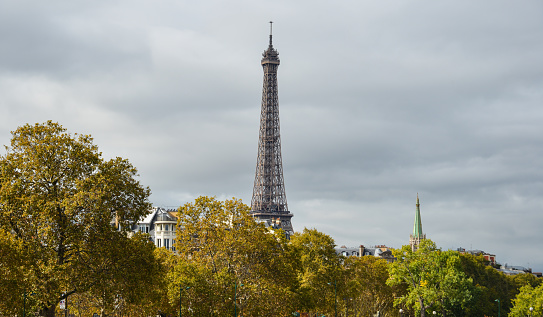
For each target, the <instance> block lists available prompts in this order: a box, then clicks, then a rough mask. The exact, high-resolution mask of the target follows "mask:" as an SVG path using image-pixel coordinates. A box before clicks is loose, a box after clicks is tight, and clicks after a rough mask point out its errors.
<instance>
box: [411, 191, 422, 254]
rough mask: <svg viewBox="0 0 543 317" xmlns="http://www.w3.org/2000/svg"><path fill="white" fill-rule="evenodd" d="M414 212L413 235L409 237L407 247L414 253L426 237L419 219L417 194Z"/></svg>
mask: <svg viewBox="0 0 543 317" xmlns="http://www.w3.org/2000/svg"><path fill="white" fill-rule="evenodd" d="M416 207H417V209H416V212H415V224H414V226H413V234H412V235H410V236H409V245H410V246H411V250H413V251H415V250H417V249H418V246H419V245H420V242H421V241H422V240H424V239H426V235H425V234H424V233H422V220H421V218H420V203H419V194H418V193H417V204H416Z"/></svg>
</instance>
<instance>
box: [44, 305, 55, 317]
mask: <svg viewBox="0 0 543 317" xmlns="http://www.w3.org/2000/svg"><path fill="white" fill-rule="evenodd" d="M56 306H57V305H51V306H49V307H45V308H42V309H41V310H40V316H43V317H55V308H56Z"/></svg>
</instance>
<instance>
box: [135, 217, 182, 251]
mask: <svg viewBox="0 0 543 317" xmlns="http://www.w3.org/2000/svg"><path fill="white" fill-rule="evenodd" d="M176 230H177V211H176V210H171V209H170V210H167V209H164V208H160V207H153V208H152V209H151V211H150V213H149V214H148V215H147V216H146V217H145V218H144V219H142V220H140V221H138V222H137V223H136V224H135V225H134V226H133V227H132V231H134V232H138V231H139V232H141V233H147V234H149V238H150V239H151V241H153V243H154V244H155V245H156V246H157V247H159V248H161V247H164V248H166V249H168V250H172V251H175V235H176Z"/></svg>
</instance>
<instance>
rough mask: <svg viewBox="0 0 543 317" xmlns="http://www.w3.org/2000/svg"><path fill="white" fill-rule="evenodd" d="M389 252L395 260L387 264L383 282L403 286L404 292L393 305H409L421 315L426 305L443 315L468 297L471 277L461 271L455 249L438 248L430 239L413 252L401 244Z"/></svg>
mask: <svg viewBox="0 0 543 317" xmlns="http://www.w3.org/2000/svg"><path fill="white" fill-rule="evenodd" d="M393 254H394V256H395V257H396V261H395V262H394V263H392V264H391V265H390V267H389V272H390V278H389V279H388V280H387V283H388V284H389V285H401V284H405V285H406V286H407V293H406V294H405V295H404V296H401V297H399V298H398V299H397V300H396V304H400V303H401V304H403V305H406V306H408V307H412V308H413V309H414V310H415V311H418V312H420V315H421V317H424V316H425V315H426V311H427V310H428V309H430V308H432V309H433V310H440V311H441V312H442V316H445V315H446V314H447V313H448V312H450V311H451V310H453V308H454V307H456V306H461V307H463V306H465V305H466V304H468V303H469V302H470V301H471V300H472V298H473V292H474V288H473V284H472V280H471V278H468V277H467V276H466V275H465V273H464V272H463V271H462V270H461V268H460V259H459V254H458V252H456V251H441V250H440V249H438V248H437V247H436V244H435V243H434V242H433V241H432V240H429V239H425V240H422V242H421V244H420V245H419V246H418V248H417V249H416V250H415V251H413V250H412V249H411V246H408V245H405V246H403V247H402V248H401V249H396V250H394V251H393Z"/></svg>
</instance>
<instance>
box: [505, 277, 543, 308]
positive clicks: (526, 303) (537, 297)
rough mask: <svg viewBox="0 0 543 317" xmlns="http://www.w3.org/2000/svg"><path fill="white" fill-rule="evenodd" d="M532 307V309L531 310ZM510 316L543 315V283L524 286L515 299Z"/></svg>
mask: <svg viewBox="0 0 543 317" xmlns="http://www.w3.org/2000/svg"><path fill="white" fill-rule="evenodd" d="M530 275H531V274H530ZM530 307H531V308H532V311H530ZM509 316H512V317H524V316H543V284H540V285H539V286H537V287H533V286H532V285H530V284H526V285H524V286H522V287H521V288H520V292H519V293H518V294H517V296H516V297H515V299H514V300H513V308H512V309H511V312H510V313H509Z"/></svg>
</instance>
